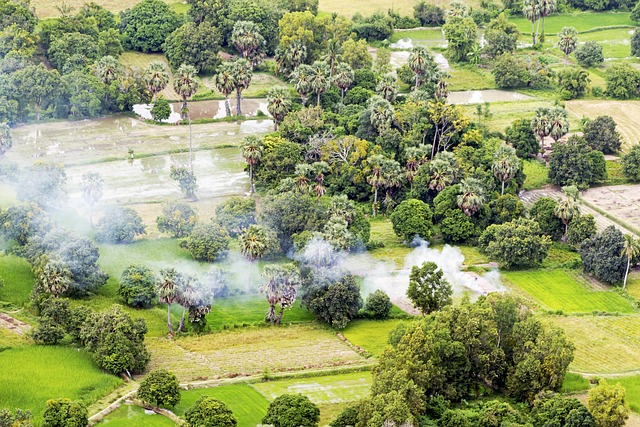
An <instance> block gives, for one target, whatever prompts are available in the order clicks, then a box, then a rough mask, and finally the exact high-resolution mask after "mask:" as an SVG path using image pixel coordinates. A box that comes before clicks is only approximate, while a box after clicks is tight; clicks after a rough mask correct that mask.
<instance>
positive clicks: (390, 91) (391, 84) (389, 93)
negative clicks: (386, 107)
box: [376, 74, 398, 102]
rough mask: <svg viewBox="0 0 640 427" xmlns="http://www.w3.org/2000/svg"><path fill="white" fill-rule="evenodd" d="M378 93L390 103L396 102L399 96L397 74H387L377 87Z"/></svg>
mask: <svg viewBox="0 0 640 427" xmlns="http://www.w3.org/2000/svg"><path fill="white" fill-rule="evenodd" d="M376 93H377V94H378V95H380V96H381V97H382V98H383V99H384V100H386V101H388V102H394V101H395V100H396V96H398V87H397V85H396V75H395V74H385V75H383V76H382V77H381V78H380V83H378V85H377V86H376Z"/></svg>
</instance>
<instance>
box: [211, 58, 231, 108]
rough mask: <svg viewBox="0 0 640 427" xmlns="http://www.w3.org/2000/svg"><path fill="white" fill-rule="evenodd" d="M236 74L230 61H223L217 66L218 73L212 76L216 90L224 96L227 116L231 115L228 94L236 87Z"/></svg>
mask: <svg viewBox="0 0 640 427" xmlns="http://www.w3.org/2000/svg"><path fill="white" fill-rule="evenodd" d="M235 79H236V76H235V72H234V66H233V63H232V62H224V63H222V65H220V66H219V67H218V73H217V74H216V75H215V76H214V83H215V85H216V88H217V89H218V91H219V92H220V93H221V94H222V95H223V96H224V106H225V108H226V111H227V117H230V116H231V106H230V105H229V95H231V93H232V92H233V91H234V90H235V88H236V80H235Z"/></svg>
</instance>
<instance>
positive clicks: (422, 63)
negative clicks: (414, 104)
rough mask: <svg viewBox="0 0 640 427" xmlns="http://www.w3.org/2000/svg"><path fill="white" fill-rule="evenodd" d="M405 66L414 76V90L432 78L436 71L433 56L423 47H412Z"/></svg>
mask: <svg viewBox="0 0 640 427" xmlns="http://www.w3.org/2000/svg"><path fill="white" fill-rule="evenodd" d="M407 64H408V65H409V68H410V69H411V71H412V72H413V74H415V79H414V81H415V83H414V86H413V89H414V90H417V89H418V88H419V87H420V86H422V85H423V84H424V83H426V82H428V81H429V80H430V79H431V78H433V75H434V74H435V73H436V71H437V65H436V63H435V60H434V58H433V55H432V54H431V52H429V50H427V49H426V48H424V47H414V48H413V49H411V53H410V54H409V59H408V61H407Z"/></svg>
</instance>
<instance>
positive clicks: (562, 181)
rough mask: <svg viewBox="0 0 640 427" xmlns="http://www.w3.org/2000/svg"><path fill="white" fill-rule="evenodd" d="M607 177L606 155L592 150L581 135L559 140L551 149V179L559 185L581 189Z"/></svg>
mask: <svg viewBox="0 0 640 427" xmlns="http://www.w3.org/2000/svg"><path fill="white" fill-rule="evenodd" d="M606 178H607V169H606V163H605V160H604V155H603V154H602V152H600V151H595V150H592V149H591V147H589V145H588V144H587V142H586V141H585V140H584V139H583V138H580V137H579V136H575V135H573V136H571V137H570V138H569V140H568V141H567V142H557V143H555V144H553V148H552V149H551V158H550V160H549V181H551V183H552V184H555V185H557V186H566V185H575V186H576V187H578V188H580V189H585V188H588V187H589V186H590V185H591V184H594V183H596V182H599V181H604V180H605V179H606Z"/></svg>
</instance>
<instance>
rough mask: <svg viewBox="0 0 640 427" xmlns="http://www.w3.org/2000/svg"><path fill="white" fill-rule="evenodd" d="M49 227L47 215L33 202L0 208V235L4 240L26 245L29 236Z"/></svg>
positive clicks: (42, 231)
mask: <svg viewBox="0 0 640 427" xmlns="http://www.w3.org/2000/svg"><path fill="white" fill-rule="evenodd" d="M50 228H51V222H50V220H49V217H48V216H47V214H46V213H45V211H43V210H42V209H40V208H39V207H38V206H37V205H35V204H26V203H23V204H19V205H13V206H10V207H9V208H7V209H6V210H4V211H2V210H0V235H1V236H2V237H3V238H4V240H6V241H11V240H13V241H15V242H16V243H17V244H18V245H21V246H23V245H26V244H27V241H28V240H29V238H30V237H33V236H35V235H37V234H40V233H43V234H44V232H45V231H46V230H48V229H50Z"/></svg>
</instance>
